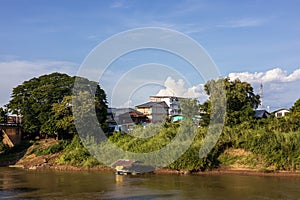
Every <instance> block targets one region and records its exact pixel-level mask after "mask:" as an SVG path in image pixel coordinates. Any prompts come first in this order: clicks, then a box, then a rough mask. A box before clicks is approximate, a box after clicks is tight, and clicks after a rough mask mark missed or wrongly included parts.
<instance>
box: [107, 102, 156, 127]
mask: <svg viewBox="0 0 300 200" xmlns="http://www.w3.org/2000/svg"><path fill="white" fill-rule="evenodd" d="M106 122H107V123H108V126H109V129H110V131H111V132H113V131H123V132H128V131H129V130H130V129H131V127H132V126H134V125H137V124H143V123H149V122H150V120H149V119H148V117H147V116H146V115H144V114H143V113H142V112H139V111H137V110H135V109H133V108H108V109H107V120H106Z"/></svg>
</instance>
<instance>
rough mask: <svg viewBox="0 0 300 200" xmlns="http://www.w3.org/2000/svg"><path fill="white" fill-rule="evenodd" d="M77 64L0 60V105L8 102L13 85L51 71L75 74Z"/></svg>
mask: <svg viewBox="0 0 300 200" xmlns="http://www.w3.org/2000/svg"><path fill="white" fill-rule="evenodd" d="M77 68H78V65H77V64H75V63H72V62H66V61H41V60H40V61H27V60H15V61H6V62H0V74H1V78H0V92H1V94H0V106H3V105H5V104H7V103H8V101H9V99H10V96H11V92H12V90H13V88H14V87H16V86H18V85H19V84H22V83H23V82H24V81H26V80H29V79H31V78H33V77H39V76H41V75H43V74H49V73H52V72H61V73H66V74H69V75H75V74H76V71H77Z"/></svg>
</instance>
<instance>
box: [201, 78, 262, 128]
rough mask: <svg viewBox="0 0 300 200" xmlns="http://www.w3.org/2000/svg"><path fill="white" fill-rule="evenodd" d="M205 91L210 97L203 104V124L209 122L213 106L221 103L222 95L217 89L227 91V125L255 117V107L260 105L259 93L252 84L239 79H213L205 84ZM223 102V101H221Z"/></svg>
mask: <svg viewBox="0 0 300 200" xmlns="http://www.w3.org/2000/svg"><path fill="white" fill-rule="evenodd" d="M204 88H205V91H206V93H207V94H208V95H210V98H209V100H208V101H207V102H205V103H204V104H203V105H202V106H201V109H202V111H203V112H202V116H203V120H204V121H203V123H202V125H208V124H209V119H210V118H209V116H210V115H211V114H212V111H211V106H212V105H214V106H215V107H218V105H216V104H220V102H218V100H219V98H220V96H219V95H218V94H215V93H216V91H217V92H218V90H221V89H224V90H225V93H226V117H225V125H227V126H234V125H237V124H240V123H242V122H244V121H247V120H251V119H253V117H254V113H255V111H254V109H255V108H257V106H258V105H259V102H260V101H259V95H255V94H254V92H253V88H252V86H251V85H250V84H249V83H247V82H241V81H240V80H239V79H235V80H234V81H231V80H230V79H229V78H224V79H218V80H216V81H215V80H211V81H208V82H207V83H206V84H205V87H204ZM221 103H222V102H221Z"/></svg>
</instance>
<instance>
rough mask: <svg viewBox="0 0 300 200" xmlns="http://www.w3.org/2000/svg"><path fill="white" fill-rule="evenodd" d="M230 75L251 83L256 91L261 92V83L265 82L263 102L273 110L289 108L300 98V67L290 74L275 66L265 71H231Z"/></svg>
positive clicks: (231, 77) (232, 78) (232, 77)
mask: <svg viewBox="0 0 300 200" xmlns="http://www.w3.org/2000/svg"><path fill="white" fill-rule="evenodd" d="M228 77H229V78H230V79H231V80H234V79H236V78H239V79H240V80H241V81H245V82H248V83H250V84H251V85H252V87H253V88H254V90H255V91H256V93H259V85H260V83H263V104H264V105H265V106H270V107H271V110H275V109H277V108H280V107H287V108H289V107H291V106H292V105H293V103H294V102H295V101H296V100H297V99H299V98H300V94H299V93H298V91H299V89H300V86H299V85H300V68H299V69H296V70H294V71H293V72H291V73H290V74H288V73H287V71H284V70H282V69H281V68H274V69H271V70H268V71H265V72H255V73H249V72H240V73H230V74H229V75H228Z"/></svg>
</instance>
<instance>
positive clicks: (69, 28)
mask: <svg viewBox="0 0 300 200" xmlns="http://www.w3.org/2000/svg"><path fill="white" fill-rule="evenodd" d="M299 8H300V2H299V1H208V0H207V1H201V0H199V1H196V0H195V1H192V0H183V1H171V0H170V1H161V0H156V1H146V0H136V1H135V0H132V1H120V0H117V1H113V0H111V1H104V0H101V1H96V0H95V1H92V0H90V1H71V0H49V1H48V0H30V1H29V0H0V27H1V31H0V70H1V74H2V75H3V76H2V78H1V79H0V92H1V94H0V105H4V104H6V103H7V102H8V100H9V95H10V93H11V90H12V88H13V87H15V86H17V85H18V84H21V83H22V82H23V81H25V80H28V79H30V78H32V77H34V76H39V75H41V74H45V73H51V72H54V71H59V72H65V73H68V74H70V75H75V74H76V73H77V70H78V69H79V66H80V65H81V63H82V62H83V60H84V59H85V58H86V56H87V55H88V54H89V52H90V51H91V50H92V49H93V48H95V47H96V46H97V45H98V44H99V43H100V42H102V41H103V40H105V39H107V38H109V37H110V36H112V35H114V34H117V33H119V32H122V31H126V30H128V29H132V28H143V27H149V26H151V27H162V28H169V29H172V30H176V31H179V32H182V33H184V34H186V35H188V36H189V37H191V38H193V39H194V40H196V41H197V42H198V43H199V44H201V45H202V46H203V48H204V49H205V50H206V51H207V52H208V54H209V55H210V56H211V58H212V59H213V60H214V62H215V63H216V65H217V66H218V68H219V71H220V73H221V75H222V76H230V77H241V79H243V80H245V81H249V82H251V84H253V86H254V87H255V88H256V89H255V90H256V92H258V89H257V88H258V85H259V82H263V83H264V86H265V87H264V103H265V105H266V106H267V105H268V106H270V107H271V109H276V108H278V107H290V106H291V105H292V103H293V102H294V101H295V100H297V99H298V98H300V93H298V91H299V82H300V73H299V71H297V70H298V69H299V68H300V56H299V52H300V14H299ZM144 55H145V54H144ZM148 55H149V54H148ZM150 55H151V52H150ZM137 56H138V58H137V59H138V60H139V61H143V60H142V58H143V56H141V55H137ZM166 56H167V57H168V55H166ZM152 57H153V56H152ZM154 57H155V56H154ZM149 58H151V56H148V57H147V58H145V63H149V62H151V59H149ZM161 60H164V59H163V58H161V59H157V60H156V62H158V61H161ZM175 60H176V59H175ZM124 63H125V62H124ZM139 63H140V62H139ZM178 63H180V61H178ZM178 63H177V64H178ZM167 64H169V65H173V64H175V61H174V62H170V63H167ZM120 66H122V64H120ZM119 69H120V68H119ZM121 73H122V70H119V71H118V70H116V72H115V76H116V75H118V76H120V75H121ZM186 73H188V71H186ZM190 74H192V73H190ZM116 77H117V76H116ZM116 77H114V78H116ZM191 80H193V81H192V82H191V85H184V84H182V83H181V82H180V81H179V79H178V78H177V77H172V75H170V76H169V77H168V78H165V80H162V82H164V83H165V85H168V86H169V87H171V89H172V87H174V88H180V87H182V88H181V90H182V91H180V92H179V93H180V94H181V95H182V94H186V93H187V91H188V90H189V89H191V88H194V89H195V88H198V89H199V88H201V84H203V80H199V82H197V78H195V77H193V76H192V75H191ZM168 81H169V82H168ZM178 84H179V85H178ZM108 88H109V87H108ZM160 89H163V85H162V86H161V87H160V88H156V90H160ZM184 89H186V91H183V90H184ZM295 91H296V92H295ZM156 92H158V91H156ZM153 93H155V91H151V90H149V88H148V89H147V92H145V91H144V93H143V94H142V93H141V94H140V95H144V94H145V95H148V96H149V95H155V94H153ZM198 95H200V94H198ZM201 95H202V94H201ZM201 95H200V96H201ZM148 96H146V97H145V99H142V98H140V99H139V100H138V101H133V102H131V103H133V104H134V103H143V102H142V101H147V99H148ZM202 96H203V95H202ZM202 96H201V97H202ZM109 98H111V97H110V96H109ZM109 100H110V99H109ZM123 103H124V102H121V103H120V105H123ZM120 105H119V106H120ZM116 106H118V105H116Z"/></svg>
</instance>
